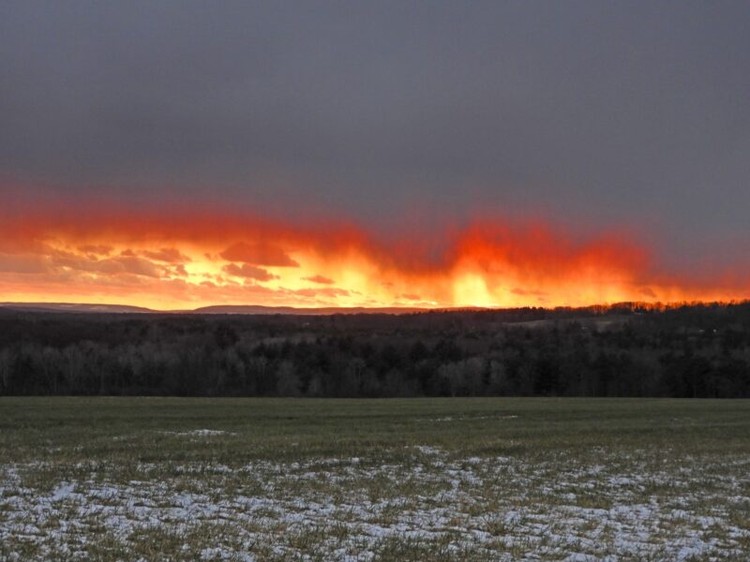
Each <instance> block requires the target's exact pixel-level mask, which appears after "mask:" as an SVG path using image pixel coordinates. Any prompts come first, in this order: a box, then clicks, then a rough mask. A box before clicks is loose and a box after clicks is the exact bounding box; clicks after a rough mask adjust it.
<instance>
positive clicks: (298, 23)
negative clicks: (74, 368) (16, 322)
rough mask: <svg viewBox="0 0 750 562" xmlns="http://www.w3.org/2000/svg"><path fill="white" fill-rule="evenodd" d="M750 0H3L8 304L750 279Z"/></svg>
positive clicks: (667, 290)
mask: <svg viewBox="0 0 750 562" xmlns="http://www.w3.org/2000/svg"><path fill="white" fill-rule="evenodd" d="M748 29H750V4H749V3H747V2H690V1H688V2H676V1H674V2H672V1H665V2H658V3H656V2H650V1H643V2H638V1H634V2H599V1H569V2H557V3H551V2H535V1H519V2H512V1H509V2H495V1H492V2H482V1H477V2H439V1H431V2H408V1H397V2H389V1H380V2H317V1H312V0H310V1H292V0H289V1H284V2H271V1H269V2H246V1H242V2H232V1H224V2H194V1H179V2H178V1H169V2H159V1H147V2H140V1H137V0H136V1H128V2H83V1H75V0H72V1H69V2H57V1H50V2H38V1H34V0H23V1H13V0H7V1H4V2H2V3H1V4H0V124H1V125H0V301H16V302H18V301H26V302H28V301H31V302H92V303H103V302H106V303H114V304H133V305H140V306H148V307H152V308H157V309H169V310H171V309H189V308H193V307H197V306H204V305H211V304H261V305H292V306H419V307H439V308H443V307H453V306H497V307H504V306H582V305H588V304H606V303H613V302H621V301H647V302H657V301H659V302H682V301H694V300H739V299H746V298H748V297H749V296H750V221H748V218H747V217H748V209H750V72H748V69H750V33H748V32H747V30H748Z"/></svg>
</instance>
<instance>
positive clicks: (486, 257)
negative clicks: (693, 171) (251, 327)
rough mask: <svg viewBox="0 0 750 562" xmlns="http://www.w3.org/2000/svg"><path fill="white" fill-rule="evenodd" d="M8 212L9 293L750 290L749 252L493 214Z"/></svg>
mask: <svg viewBox="0 0 750 562" xmlns="http://www.w3.org/2000/svg"><path fill="white" fill-rule="evenodd" d="M11 207H12V208H11V209H10V210H5V211H0V295H1V296H2V297H1V298H0V300H3V301H79V302H80V301H86V302H111V303H122V304H135V305H141V306H149V307H152V308H157V309H185V308H193V307H196V306H203V305H212V304H266V305H292V306H410V307H413V306H422V307H441V308H442V307H461V306H488V307H508V306H559V305H565V306H580V305H589V304H607V303H614V302H621V301H640V302H659V301H660V302H675V301H694V300H739V299H744V298H747V296H748V293H749V291H748V289H749V288H750V275H748V269H747V264H741V265H738V267H736V268H734V269H733V270H731V271H725V272H712V273H713V274H714V275H713V276H711V277H707V276H696V275H685V274H680V273H679V272H669V271H666V270H665V269H664V267H663V266H660V264H659V261H658V260H657V259H656V257H655V256H654V253H653V251H652V250H650V249H649V248H647V247H646V246H645V245H644V244H643V243H642V242H639V241H637V240H635V239H634V238H633V237H632V236H627V235H624V234H622V233H618V232H599V233H597V234H593V235H589V236H582V235H581V233H580V232H578V233H576V232H569V231H566V229H565V228H562V227H561V226H559V225H555V224H553V223H549V222H543V221H527V222H525V223H524V222H521V223H518V222H516V223H514V224H510V223H507V222H505V221H503V220H502V218H501V217H500V218H496V219H494V220H487V219H485V220H477V221H475V222H473V223H471V224H469V225H468V226H465V227H462V228H457V227H453V228H445V227H444V228H442V229H438V228H436V229H435V231H434V232H424V233H421V234H415V233H414V232H413V231H410V232H409V236H408V237H407V236H406V235H404V236H401V237H400V236H399V235H398V233H393V232H391V233H389V236H388V237H387V238H386V237H382V236H378V235H377V234H376V233H375V232H374V231H372V230H368V229H366V228H364V227H361V226H357V225H353V224H352V223H350V222H345V221H330V220H329V221H325V222H322V221H319V222H317V223H316V222H314V221H309V222H300V221H297V222H290V221H285V220H282V219H271V218H268V217H260V216H257V215H253V214H251V213H241V212H239V213H238V212H229V211H226V210H221V209H214V210H210V211H204V212H197V211H195V210H191V209H189V208H183V209H177V210H174V209H171V210H170V212H169V213H168V214H167V213H163V214H162V213H160V212H159V211H158V210H151V211H147V212H137V211H136V210H132V209H128V208H127V207H119V206H116V205H109V206H107V205H103V204H101V203H100V204H98V205H93V204H89V205H84V204H77V205H69V206H60V205H54V204H39V202H33V204H31V203H28V204H26V205H23V204H21V203H19V202H18V201H15V206H11Z"/></svg>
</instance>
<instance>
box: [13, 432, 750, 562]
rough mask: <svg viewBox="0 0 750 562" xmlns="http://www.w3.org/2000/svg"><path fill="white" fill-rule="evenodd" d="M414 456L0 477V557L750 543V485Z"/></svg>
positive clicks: (722, 549) (644, 554)
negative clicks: (172, 550) (747, 515)
mask: <svg viewBox="0 0 750 562" xmlns="http://www.w3.org/2000/svg"><path fill="white" fill-rule="evenodd" d="M209 435H210V434H209ZM413 450H414V451H415V453H416V454H415V456H414V458H412V459H410V460H409V462H404V463H394V464H379V463H377V462H375V461H373V460H371V459H367V458H361V457H353V458H349V459H347V458H341V459H317V460H311V461H306V462H294V463H273V462H267V461H256V462H252V463H249V464H247V465H244V466H239V467H228V466H225V465H213V464H211V463H202V464H201V463H193V464H186V465H178V466H173V467H170V472H169V473H168V474H167V475H164V473H163V471H161V470H160V467H159V466H158V465H145V464H143V465H138V468H137V471H138V474H139V475H140V476H139V479H134V480H129V481H127V482H120V481H106V480H105V481H102V480H101V478H99V477H98V476H97V474H96V473H94V472H92V473H91V474H90V475H89V476H88V477H86V478H81V479H77V480H72V479H70V478H65V479H61V480H59V481H57V482H55V483H54V485H53V486H52V488H51V489H49V490H48V491H46V492H45V491H44V490H42V489H38V488H35V487H34V486H33V485H32V484H26V483H25V476H24V475H25V474H27V473H31V472H33V471H34V470H35V469H36V468H38V467H35V466H23V465H18V466H1V465H0V543H3V544H5V545H6V546H5V547H3V548H5V549H6V550H4V551H0V554H3V555H4V556H5V559H7V560H9V561H21V560H49V559H54V558H57V557H59V556H61V555H62V554H64V555H65V556H67V557H68V558H71V559H86V558H88V557H90V554H91V553H90V551H89V549H90V548H91V547H92V545H91V544H90V541H91V540H97V541H103V542H105V543H106V542H107V541H109V542H111V543H112V544H114V545H118V546H117V548H119V549H121V550H122V551H124V552H134V551H136V550H137V544H138V543H139V541H142V540H145V539H143V538H142V537H144V536H145V537H147V538H148V537H150V536H151V535H149V534H148V533H152V534H153V533H156V534H157V536H159V537H161V536H168V537H177V538H176V539H175V540H178V541H183V542H184V545H183V548H188V549H194V555H195V559H200V560H245V561H249V560H261V559H266V558H267V557H268V556H271V555H273V556H276V557H278V558H281V559H283V558H293V557H300V558H301V559H306V558H305V556H307V555H309V554H310V553H312V552H315V553H318V554H324V555H325V559H330V560H354V559H356V560H372V559H375V558H376V556H377V553H378V552H380V551H381V550H382V549H384V548H387V546H388V545H389V544H393V541H402V542H404V544H407V545H412V547H413V548H417V547H418V546H419V545H422V546H424V547H425V548H429V545H443V547H441V548H444V549H447V550H445V551H444V552H447V553H448V554H447V555H450V554H451V553H452V555H453V556H454V557H457V558H461V556H463V555H466V557H468V558H469V559H470V558H471V557H472V556H475V557H477V558H481V557H482V556H484V557H485V558H486V557H488V556H489V557H491V558H492V559H495V560H514V559H517V558H519V556H520V557H522V558H533V557H538V558H539V559H555V560H569V561H589V560H600V559H611V560H615V559H618V558H619V557H624V558H627V559H639V558H649V559H670V560H691V559H703V558H712V557H713V558H715V557H724V558H730V559H731V558H733V557H741V556H742V554H743V552H746V551H745V550H743V548H744V549H746V548H747V545H748V544H750V529H748V528H747V527H746V526H743V525H742V523H741V521H740V522H738V521H737V520H735V519H733V517H732V510H733V508H740V510H742V509H744V510H745V512H746V510H747V506H748V505H749V504H750V498H749V497H748V496H747V495H746V494H747V491H748V489H750V486H749V485H750V475H748V477H745V478H737V477H732V478H724V479H721V478H716V477H712V476H710V475H711V468H710V467H705V466H700V465H699V464H697V463H696V465H694V466H693V467H681V468H680V469H679V470H673V471H669V470H653V469H651V470H650V469H648V468H647V467H644V466H638V467H637V469H638V470H637V471H635V470H634V471H632V472H629V473H624V472H622V471H621V469H617V468H616V467H617V466H618V465H617V463H612V464H611V465H610V468H607V466H605V465H592V466H585V465H583V466H581V465H577V464H576V463H567V464H566V463H562V464H561V463H539V464H531V463H529V462H523V461H520V460H515V459H512V458H509V457H488V458H483V457H477V456H473V457H469V458H455V457H452V456H450V455H448V454H447V453H446V452H445V451H443V450H442V449H439V448H436V447H432V446H417V447H414V448H413ZM618 470H619V471H618ZM712 478H713V479H712ZM711 479H712V480H711ZM707 480H710V482H708V483H710V486H709V488H710V489H708V490H706V489H704V487H705V485H706V484H707ZM32 482H33V480H32ZM94 537H96V539H94ZM149 540H150V539H149ZM161 540H164V539H161ZM11 544H15V545H20V546H19V547H18V548H17V549H15V550H14V549H13V548H11V547H8V546H7V545H11ZM180 544H182V543H180ZM415 545H416V546H415ZM22 547H23V548H22ZM113 548H114V547H113ZM191 552H192V551H191ZM425 552H427V551H425ZM441 552H443V551H441ZM462 553H463V554H462Z"/></svg>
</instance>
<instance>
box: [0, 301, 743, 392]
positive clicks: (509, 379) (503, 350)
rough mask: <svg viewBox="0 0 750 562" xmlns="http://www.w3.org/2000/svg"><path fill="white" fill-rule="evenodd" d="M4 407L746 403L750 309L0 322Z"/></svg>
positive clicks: (50, 315)
mask: <svg viewBox="0 0 750 562" xmlns="http://www.w3.org/2000/svg"><path fill="white" fill-rule="evenodd" d="M0 395H175V396H319V397H409V396H654V397H719V398H739V397H750V304H748V303H742V304H729V305H722V304H713V305H689V306H688V305H685V306H675V307H670V308H664V307H650V306H642V305H634V304H622V305H616V306H612V307H590V308H582V309H553V310H547V309H542V308H522V309H511V310H497V311H491V310H467V311H442V312H440V311H431V312H420V313H412V314H403V315H395V314H334V315H326V316H303V315H208V314H204V315H197V314H97V313H58V312H39V311H37V312H34V311H21V310H12V309H0Z"/></svg>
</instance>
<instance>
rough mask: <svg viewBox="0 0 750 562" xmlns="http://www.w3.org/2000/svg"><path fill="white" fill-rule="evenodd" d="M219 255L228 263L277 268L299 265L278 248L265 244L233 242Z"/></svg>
mask: <svg viewBox="0 0 750 562" xmlns="http://www.w3.org/2000/svg"><path fill="white" fill-rule="evenodd" d="M219 255H220V256H221V257H222V258H224V259H225V260H228V261H240V262H244V263H251V264H255V265H268V266H277V267H299V264H298V263H297V262H296V261H294V260H293V259H292V258H290V257H289V255H288V254H287V253H286V252H285V251H284V250H283V249H281V248H280V247H279V246H275V245H273V244H268V243H265V242H260V243H254V244H248V243H246V242H235V243H234V244H232V245H231V246H229V247H228V248H227V249H226V250H224V251H223V252H221V253H220V254H219Z"/></svg>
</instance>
